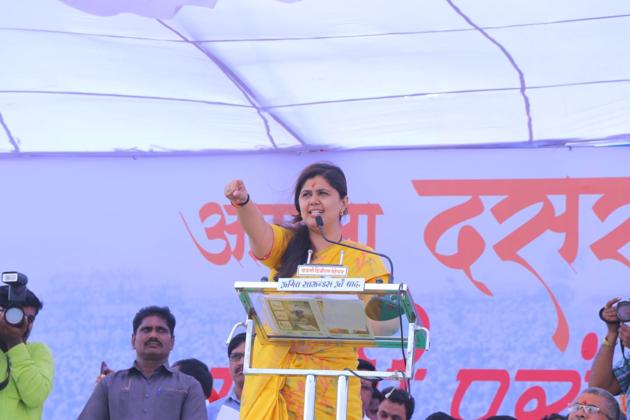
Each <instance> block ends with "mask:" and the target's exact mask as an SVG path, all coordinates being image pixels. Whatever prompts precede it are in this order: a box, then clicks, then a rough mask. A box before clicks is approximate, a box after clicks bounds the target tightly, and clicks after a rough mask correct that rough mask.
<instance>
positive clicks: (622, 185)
mask: <svg viewBox="0 0 630 420" xmlns="http://www.w3.org/2000/svg"><path fill="white" fill-rule="evenodd" d="M629 158H630V149H628V148H619V149H612V148H609V149H578V150H568V149H535V150H534V149H532V150H523V149H521V150H460V151H452V150H449V151H439V150H437V151H387V152H345V153H314V154H305V155H292V154H262V155H253V154H252V155H249V154H248V155H222V156H202V157H165V158H139V159H131V158H89V157H88V158H76V157H57V158H24V157H22V158H19V159H12V158H6V159H2V160H0V179H2V180H3V181H2V184H1V185H2V198H3V200H2V201H3V203H2V211H1V212H0V216H1V217H0V232H2V240H1V241H0V269H1V270H2V271H8V270H18V271H22V272H24V273H25V274H27V275H28V276H29V279H30V282H29V286H30V288H31V289H32V290H34V291H35V292H36V293H37V294H38V295H39V296H40V297H41V298H42V299H43V300H44V304H45V306H44V310H43V311H42V312H41V314H40V316H39V317H38V320H37V323H36V325H35V330H34V333H33V335H32V337H31V340H33V341H43V342H45V343H47V344H48V345H49V346H50V347H51V348H52V350H53V353H54V356H55V361H56V376H55V384H54V389H53V392H52V394H51V396H50V398H49V399H48V401H47V402H46V406H45V411H44V418H46V419H64V420H65V419H67V418H73V417H75V416H76V415H78V413H79V411H80V410H81V408H82V406H83V404H84V403H85V401H86V400H87V398H88V397H89V395H90V393H91V391H92V388H93V384H94V379H95V377H96V376H97V374H98V371H99V365H100V362H101V361H102V360H105V361H107V362H108V364H109V366H110V367H112V368H114V369H122V368H127V367H129V366H130V364H131V363H132V361H133V359H134V352H133V350H132V348H131V345H130V336H131V333H132V331H131V330H132V328H131V320H132V318H133V316H134V314H135V313H136V311H137V310H138V309H140V308H141V307H143V306H146V305H152V304H157V305H168V306H169V307H170V308H171V309H172V311H173V312H174V314H175V316H176V318H177V327H176V329H175V336H176V345H175V349H174V352H173V354H172V355H171V362H173V361H175V360H178V359H182V358H188V357H196V358H199V359H201V360H203V361H204V362H206V363H207V364H208V365H209V366H211V367H212V372H213V375H214V377H215V390H216V392H217V393H218V394H220V395H223V394H225V393H226V392H227V390H228V388H229V386H230V380H229V374H228V371H227V369H226V366H227V355H226V346H225V338H226V336H227V334H228V332H229V330H230V328H231V327H232V325H233V324H234V323H236V322H239V321H242V320H244V319H245V314H244V312H243V309H242V307H241V305H240V303H239V301H238V299H237V297H236V294H235V293H234V290H233V287H232V285H233V283H234V282H235V281H245V280H247V281H256V280H259V279H260V278H261V277H262V276H266V275H267V274H268V271H267V269H266V268H265V267H263V266H262V265H261V264H260V263H258V262H257V261H255V260H254V259H253V258H252V256H251V254H250V251H249V245H248V242H247V238H246V237H245V236H244V233H243V230H242V228H241V227H240V225H239V224H238V223H237V221H236V217H235V212H234V209H233V208H232V207H231V206H230V205H229V203H228V202H227V201H226V200H225V198H224V197H223V187H224V185H225V184H226V183H227V182H228V181H229V180H230V179H233V178H241V179H243V180H244V181H245V183H246V185H247V187H248V189H249V191H250V193H251V197H252V200H254V202H255V203H256V204H257V205H258V206H259V207H260V209H261V210H262V212H263V213H264V214H265V215H266V217H268V219H269V220H270V221H276V222H279V223H282V222H283V221H287V220H288V218H289V217H290V215H292V214H293V213H294V209H293V208H292V204H290V203H292V188H293V183H294V181H295V179H296V177H297V175H298V174H299V172H300V170H301V169H302V168H303V167H304V166H306V165H307V164H309V163H311V162H314V161H319V160H326V161H330V162H333V163H335V164H338V165H339V166H341V167H342V168H343V169H344V171H345V173H346V176H347V178H348V185H349V197H350V202H351V207H350V214H349V216H347V217H346V220H345V223H346V225H345V228H344V229H345V230H344V234H345V236H346V237H347V238H351V239H354V240H358V241H360V242H364V243H367V244H369V245H370V246H372V247H374V248H375V249H376V250H378V251H380V252H383V253H386V254H388V255H389V256H391V258H392V259H393V261H394V264H395V271H396V280H397V281H398V282H404V283H408V284H409V285H410V288H411V291H412V293H413V295H414V298H415V301H416V302H417V304H418V307H419V310H420V312H421V314H422V316H423V321H424V323H425V324H426V326H427V327H429V329H430V330H431V332H432V348H431V349H430V351H428V352H425V353H423V354H421V353H418V354H417V358H418V363H417V367H418V370H417V373H416V376H415V380H414V381H413V382H412V392H413V394H414V396H415V398H416V405H417V409H416V415H415V416H414V418H417V419H422V418H424V417H426V415H428V414H430V413H432V412H435V411H445V412H450V413H451V414H452V415H454V416H460V417H463V418H478V417H482V416H485V415H490V414H494V413H501V414H511V415H515V416H516V417H518V418H527V417H531V418H534V417H536V418H540V417H541V414H542V413H546V412H549V411H556V412H558V411H562V410H563V409H564V407H566V405H567V404H568V403H569V402H570V401H571V400H572V399H573V398H574V397H575V396H576V395H577V393H578V391H579V390H580V388H583V387H584V386H586V380H587V377H588V371H589V368H590V365H591V363H592V359H593V358H594V356H595V353H596V351H597V348H598V345H599V343H600V340H601V338H602V333H603V332H604V330H605V327H604V326H603V324H602V323H601V321H599V319H598V317H597V311H598V310H599V308H600V307H601V306H602V305H603V304H604V302H605V301H606V300H608V299H610V298H612V297H616V296H622V297H630V282H629V279H630V271H629V268H630V260H629V258H630V257H629V256H630V246H629V245H628V242H629V241H630V205H629V204H630V165H629V164H628V163H629V162H630V159H629ZM364 355H365V356H366V357H368V358H370V359H373V360H375V361H376V364H377V367H378V368H379V369H382V370H387V369H397V368H398V367H399V366H400V364H401V363H402V361H401V360H400V352H388V351H385V350H375V349H367V350H365V352H364Z"/></svg>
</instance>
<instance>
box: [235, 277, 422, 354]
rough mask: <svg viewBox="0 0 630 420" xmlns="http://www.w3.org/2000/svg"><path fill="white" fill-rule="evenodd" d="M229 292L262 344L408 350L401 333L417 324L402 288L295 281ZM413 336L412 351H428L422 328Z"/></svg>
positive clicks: (335, 279) (358, 282)
mask: <svg viewBox="0 0 630 420" xmlns="http://www.w3.org/2000/svg"><path fill="white" fill-rule="evenodd" d="M234 288H235V289H236V291H237V293H238V295H239V299H240V301H241V303H242V304H243V307H244V309H245V311H246V313H247V314H248V318H249V319H251V320H252V321H253V324H254V328H255V330H256V339H257V340H261V342H263V343H265V342H283V343H287V344H294V345H300V344H304V343H305V342H309V343H311V344H312V343H318V344H327V343H329V344H337V345H338V344H350V345H353V346H356V347H385V348H400V347H401V346H403V347H407V341H408V336H409V333H407V334H405V332H406V331H412V330H411V329H409V325H410V324H413V325H419V316H418V313H417V310H416V307H415V305H414V303H413V299H412V298H411V294H410V292H409V289H408V287H407V285H405V284H376V283H365V281H364V279H358V278H338V277H324V278H319V277H318V278H308V277H300V278H283V279H279V281H278V282H236V283H235V284H234ZM399 314H401V315H402V316H401V317H399ZM401 324H402V325H401ZM413 331H414V333H413V334H411V335H412V336H415V343H414V344H413V347H414V348H419V349H428V347H429V337H428V334H427V333H426V329H424V328H419V329H418V328H416V329H414V330H413ZM401 332H402V333H401ZM412 340H413V339H412Z"/></svg>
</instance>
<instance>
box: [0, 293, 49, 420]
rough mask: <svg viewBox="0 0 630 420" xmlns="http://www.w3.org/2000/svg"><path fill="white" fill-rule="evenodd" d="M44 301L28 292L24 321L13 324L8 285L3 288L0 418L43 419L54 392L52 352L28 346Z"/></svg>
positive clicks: (0, 299) (42, 346)
mask: <svg viewBox="0 0 630 420" xmlns="http://www.w3.org/2000/svg"><path fill="white" fill-rule="evenodd" d="M42 306H43V304H42V302H41V301H40V300H39V299H38V298H37V296H35V294H34V293H33V292H31V291H30V290H27V292H26V299H25V300H24V302H21V304H20V307H21V309H22V312H23V315H24V317H23V319H22V321H21V322H20V323H19V324H17V325H12V324H11V323H9V322H7V321H6V319H5V316H4V315H5V310H6V309H8V308H9V307H10V302H9V286H2V287H0V418H2V419H12V420H31V419H41V417H42V409H43V407H44V401H46V398H48V394H50V391H51V389H52V383H53V374H54V371H55V367H54V363H53V358H52V353H51V352H50V349H49V348H48V346H46V345H45V344H43V343H27V339H28V336H29V335H30V333H31V330H32V329H33V323H34V322H35V317H36V316H37V314H38V312H39V311H40V310H41V309H42Z"/></svg>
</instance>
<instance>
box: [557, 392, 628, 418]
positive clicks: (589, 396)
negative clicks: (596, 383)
mask: <svg viewBox="0 0 630 420" xmlns="http://www.w3.org/2000/svg"><path fill="white" fill-rule="evenodd" d="M620 414H621V411H620V410H619V404H618V403H617V400H616V399H615V397H614V396H613V395H612V394H611V393H610V392H608V391H606V390H605V389H601V388H594V387H591V388H586V389H585V390H584V391H582V394H580V396H579V397H578V398H577V399H576V400H575V402H574V403H573V404H571V405H570V406H569V420H581V419H592V420H596V419H601V420H605V419H608V420H619V418H620Z"/></svg>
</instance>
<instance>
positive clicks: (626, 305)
mask: <svg viewBox="0 0 630 420" xmlns="http://www.w3.org/2000/svg"><path fill="white" fill-rule="evenodd" d="M617 318H619V321H621V322H630V301H628V300H626V301H623V302H619V303H618V304H617Z"/></svg>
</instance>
